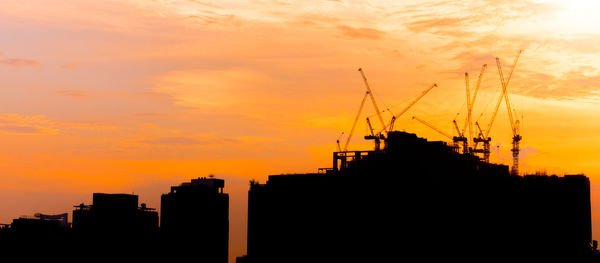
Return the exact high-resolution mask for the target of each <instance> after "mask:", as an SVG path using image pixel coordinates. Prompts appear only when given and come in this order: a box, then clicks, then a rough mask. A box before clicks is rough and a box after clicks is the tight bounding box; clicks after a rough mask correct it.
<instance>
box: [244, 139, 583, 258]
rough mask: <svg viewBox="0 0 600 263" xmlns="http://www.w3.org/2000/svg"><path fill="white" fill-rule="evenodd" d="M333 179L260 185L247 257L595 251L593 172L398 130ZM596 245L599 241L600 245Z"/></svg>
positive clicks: (284, 179) (351, 158)
mask: <svg viewBox="0 0 600 263" xmlns="http://www.w3.org/2000/svg"><path fill="white" fill-rule="evenodd" d="M384 143H385V145H386V146H385V147H384V148H383V149H381V150H373V151H355V152H348V151H341V152H335V153H334V156H333V160H334V162H333V169H331V170H327V172H326V173H317V174H292V175H272V176H269V179H268V181H267V182H266V183H265V184H259V183H256V182H253V183H251V186H250V190H249V203H248V243H247V244H248V249H247V255H246V256H245V257H242V258H239V259H238V260H239V261H240V262H346V261H348V262H349V261H352V262H361V261H362V262H387V261H391V260H394V261H397V260H399V259H413V258H416V259H419V260H418V261H428V260H440V259H461V260H478V261H489V260H495V259H499V258H500V259H507V260H516V261H519V260H521V259H538V260H539V259H548V258H554V259H556V258H559V257H563V258H568V259H570V260H587V259H591V258H592V257H594V255H595V252H594V251H595V246H594V245H593V242H592V238H591V212H590V209H591V208H590V183H589V179H588V178H587V177H585V176H583V175H566V176H564V177H557V176H539V175H527V176H517V175H511V173H510V171H509V168H508V166H505V165H499V164H491V163H488V162H484V161H482V160H481V159H480V158H478V157H476V156H474V155H468V154H461V153H458V152H456V151H455V149H454V148H453V147H452V146H451V145H447V144H446V143H444V142H431V141H427V140H425V139H423V138H419V137H417V136H416V135H415V134H411V133H405V132H389V133H388V135H387V138H385V141H384ZM594 243H595V242H594Z"/></svg>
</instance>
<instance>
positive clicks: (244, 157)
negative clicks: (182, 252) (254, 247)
mask: <svg viewBox="0 0 600 263" xmlns="http://www.w3.org/2000/svg"><path fill="white" fill-rule="evenodd" d="M0 3H1V5H2V8H1V9H0V76H1V77H0V90H1V91H2V96H0V105H1V106H0V135H1V136H0V145H1V149H2V150H1V151H0V171H2V172H1V176H2V183H1V184H0V223H10V222H11V220H12V219H13V218H16V217H19V216H22V215H33V214H34V213H36V212H42V213H60V212H66V211H71V210H72V206H73V205H76V204H79V203H81V202H85V203H90V202H91V197H92V193H93V192H109V193H113V192H122V193H135V194H138V195H140V200H141V201H142V202H146V203H148V205H149V206H150V207H157V208H158V207H160V194H161V193H166V192H168V191H169V187H170V186H171V185H175V184H179V183H181V182H183V181H185V180H189V179H191V178H195V177H200V176H208V175H209V174H214V175H216V176H217V177H219V178H225V179H226V180H227V181H226V186H227V187H226V191H228V192H229V193H230V195H231V212H230V216H231V219H230V221H231V238H230V242H231V246H230V251H231V254H232V258H233V257H235V256H240V255H242V254H243V253H244V251H245V238H246V237H245V227H246V225H245V224H246V223H245V222H246V215H245V213H246V203H245V202H246V195H247V189H248V180H250V179H257V180H259V181H260V182H264V181H265V180H266V177H267V175H269V174H279V173H293V172H316V171H317V168H320V167H330V166H331V153H332V151H334V150H335V149H336V144H335V141H336V139H337V138H338V136H339V135H340V134H341V132H345V134H348V132H349V130H350V127H351V125H352V122H353V120H354V117H355V114H356V111H357V110H358V106H359V103H360V101H361V99H362V96H363V94H364V90H365V88H364V84H363V82H362V79H361V77H360V73H359V72H358V71H357V69H358V68H359V67H362V68H363V69H364V71H365V73H366V76H367V78H368V79H369V82H370V84H371V87H372V89H373V91H374V93H375V96H376V98H377V102H378V103H379V106H380V108H382V109H387V108H389V111H387V112H385V113H384V115H383V116H384V118H385V119H386V120H389V119H390V118H391V114H390V112H391V113H398V112H399V111H400V110H401V109H402V108H403V107H404V106H406V105H407V103H408V102H409V101H410V100H411V99H413V98H415V97H416V96H417V95H419V94H420V93H421V92H422V91H423V90H425V89H426V88H427V87H429V86H430V85H432V84H433V83H437V84H438V87H437V88H434V89H433V90H432V91H431V92H430V93H429V94H427V96H425V97H424V98H423V99H422V100H421V101H419V102H418V103H417V104H416V105H415V106H414V107H413V108H412V109H411V110H410V111H408V112H407V113H406V114H404V115H403V116H402V117H401V118H400V119H399V120H398V121H397V122H396V125H395V127H396V128H397V129H399V130H405V131H408V132H413V133H417V134H418V135H419V136H421V137H425V138H428V139H430V140H446V138H444V137H443V136H441V135H440V134H438V133H436V132H435V131H433V130H431V129H430V128H428V127H426V126H424V125H422V124H420V123H418V122H416V121H414V120H411V118H410V117H411V116H413V115H414V116H418V117H420V118H422V119H425V120H427V121H429V122H430V123H431V124H433V125H435V126H437V127H438V128H440V129H442V130H444V131H445V132H447V133H450V134H451V133H452V132H453V130H452V120H453V119H454V118H455V117H456V116H457V114H458V117H457V121H458V122H459V123H460V124H462V123H463V122H464V118H465V105H464V104H465V100H466V98H465V82H464V73H465V72H469V74H470V76H471V81H472V86H473V87H474V86H475V81H476V77H477V75H478V74H479V70H480V68H481V66H482V65H483V64H487V65H488V68H487V71H486V73H485V74H484V77H483V82H482V85H481V89H480V93H479V95H478V98H477V101H476V103H475V105H474V110H473V116H474V117H473V119H474V120H479V122H480V123H481V124H482V126H483V128H484V129H487V124H488V123H489V119H490V115H491V113H492V111H493V108H494V106H495V103H496V100H497V98H498V96H500V90H501V89H500V79H499V77H498V70H497V68H496V63H495V58H496V57H500V59H501V61H502V63H503V64H504V72H505V75H507V74H508V71H509V70H510V65H511V64H512V62H513V59H514V57H515V56H516V54H517V52H518V51H519V50H521V49H522V50H523V53H522V55H521V58H520V59H519V63H518V65H517V67H516V70H515V73H514V75H513V77H512V80H511V82H510V85H509V88H508V89H509V94H510V98H511V100H512V101H511V102H512V103H513V108H514V109H515V111H516V116H518V118H519V119H520V120H521V122H522V128H521V130H522V136H523V140H522V142H521V148H522V155H521V156H522V158H521V171H522V172H531V173H533V172H536V171H547V172H548V173H556V174H558V175H563V174H573V173H584V174H586V175H587V176H588V177H590V179H591V182H592V188H591V189H592V211H593V232H594V239H600V162H599V161H598V157H600V121H598V116H600V76H599V75H598V73H599V71H600V45H599V43H600V27H598V26H597V25H599V24H600V15H598V14H600V4H599V3H598V2H597V1H591V0H590V1H559V0H556V1H517V0H509V1H490V0H487V1H486V0H483V1H482V0H480V1H457V3H448V1H358V0H356V1H355V0H337V1H312V0H303V1H291V0H273V1H258V0H256V1H252V0H249V1H231V0H222V1H202V0H188V1H176V0H154V1H148V0H119V1H112V0H104V1H91V0H61V1H48V0H20V1H6V0H0ZM373 114H374V110H373V108H372V107H371V105H370V103H367V104H366V107H365V114H364V116H363V118H361V122H360V123H359V126H358V127H357V129H356V131H355V136H354V138H355V139H354V140H353V141H352V142H351V144H350V148H352V149H367V148H368V147H370V145H368V144H364V143H363V142H362V139H361V137H362V136H364V135H365V134H366V127H365V123H364V121H363V120H364V117H367V116H373ZM507 116H508V115H507V111H506V107H505V106H504V105H501V107H500V111H499V113H498V117H497V119H496V121H495V123H494V126H493V128H492V130H491V133H490V136H491V137H492V139H493V141H492V161H494V162H500V163H505V164H510V163H511V156H510V147H511V136H512V135H511V130H510V125H509V121H508V117H507ZM374 123H375V124H376V125H379V124H378V123H377V122H374ZM344 136H345V135H344ZM342 140H345V137H342Z"/></svg>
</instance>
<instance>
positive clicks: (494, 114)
mask: <svg viewBox="0 0 600 263" xmlns="http://www.w3.org/2000/svg"><path fill="white" fill-rule="evenodd" d="M521 52H523V50H519V53H518V54H517V57H516V58H515V61H514V63H513V65H512V68H511V70H510V73H509V74H508V78H507V79H506V85H508V83H509V82H510V79H511V78H512V74H513V72H514V70H515V67H516V66H517V62H518V61H519V57H520V56H521ZM505 91H506V89H504V88H502V94H500V97H499V98H498V102H497V103H496V107H495V109H494V112H493V113H492V118H491V119H490V124H489V125H488V128H487V130H486V131H485V137H488V136H489V135H490V131H491V130H492V125H493V124H494V120H495V119H496V114H497V113H498V109H499V108H500V103H502V98H504V92H505Z"/></svg>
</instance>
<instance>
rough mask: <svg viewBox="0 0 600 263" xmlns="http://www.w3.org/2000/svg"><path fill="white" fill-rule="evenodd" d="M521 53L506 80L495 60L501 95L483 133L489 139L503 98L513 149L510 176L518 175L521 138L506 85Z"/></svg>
mask: <svg viewBox="0 0 600 263" xmlns="http://www.w3.org/2000/svg"><path fill="white" fill-rule="evenodd" d="M522 52H523V50H519V53H517V56H516V57H515V61H514V62H513V65H512V67H511V69H510V72H509V73H508V78H506V79H505V78H504V74H503V73H502V68H501V65H500V59H498V58H496V65H497V66H498V73H499V75H500V82H501V84H502V93H501V94H500V97H499V98H498V102H497V103H496V107H495V109H494V112H493V113H492V117H491V119H490V123H489V124H488V128H487V130H486V132H485V136H484V138H489V134H490V131H491V129H492V125H493V124H494V120H495V118H496V114H497V113H498V109H499V108H500V104H501V103H502V99H503V98H504V99H505V102H506V107H507V109H508V114H509V119H510V124H511V128H512V131H513V148H512V149H511V151H512V152H513V166H512V167H511V173H512V174H518V169H519V151H520V149H519V142H520V141H521V139H522V137H521V135H520V134H519V130H518V126H519V121H517V122H516V123H515V122H514V121H513V119H514V118H513V115H512V110H511V108H510V101H509V100H508V93H507V88H508V84H509V82H510V79H511V77H512V74H513V72H514V70H515V67H516V66H517V62H518V61H519V57H520V56H521V53H522Z"/></svg>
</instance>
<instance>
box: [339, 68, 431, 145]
mask: <svg viewBox="0 0 600 263" xmlns="http://www.w3.org/2000/svg"><path fill="white" fill-rule="evenodd" d="M358 71H359V72H360V73H361V76H362V78H363V82H364V83H365V87H366V89H367V90H366V91H365V94H364V96H363V98H362V101H361V102H360V106H359V108H358V113H357V114H356V118H355V119H354V123H353V124H352V129H350V133H349V134H348V138H347V139H346V144H345V145H344V152H346V151H348V145H349V144H350V140H351V139H352V135H353V134H354V129H355V128H356V124H357V123H358V120H359V118H360V114H361V113H362V110H363V108H364V105H365V102H366V100H367V97H370V98H371V102H372V103H373V107H374V108H375V111H376V112H377V117H378V119H379V121H380V123H381V126H382V128H381V130H379V131H378V132H377V133H375V130H374V129H373V126H372V125H371V121H370V120H369V119H367V125H368V126H369V129H370V130H371V135H367V136H365V139H373V140H375V149H376V150H379V149H380V142H381V140H382V139H385V136H384V134H383V133H384V132H386V133H387V132H390V131H392V130H393V128H394V123H395V121H396V119H398V118H399V117H400V116H402V114H404V113H405V112H406V111H408V110H409V109H410V108H411V107H412V106H414V105H415V104H416V103H417V102H418V101H419V100H420V99H421V98H423V97H424V96H425V95H427V93H429V91H431V90H432V89H433V88H435V87H437V83H434V84H433V85H432V86H431V87H429V88H427V89H426V90H425V91H423V92H422V93H421V94H420V95H419V96H417V97H416V98H415V99H413V100H412V101H411V102H410V103H409V105H408V106H406V107H405V108H404V109H402V110H401V111H400V113H398V114H396V115H394V116H392V120H391V121H390V122H389V123H388V124H385V122H384V121H383V117H382V116H381V111H380V110H379V107H378V106H377V102H376V101H375V97H374V96H373V92H372V91H371V87H370V86H369V82H368V81H367V78H366V76H365V74H364V71H363V70H362V68H359V69H358ZM378 141H379V142H378Z"/></svg>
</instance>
